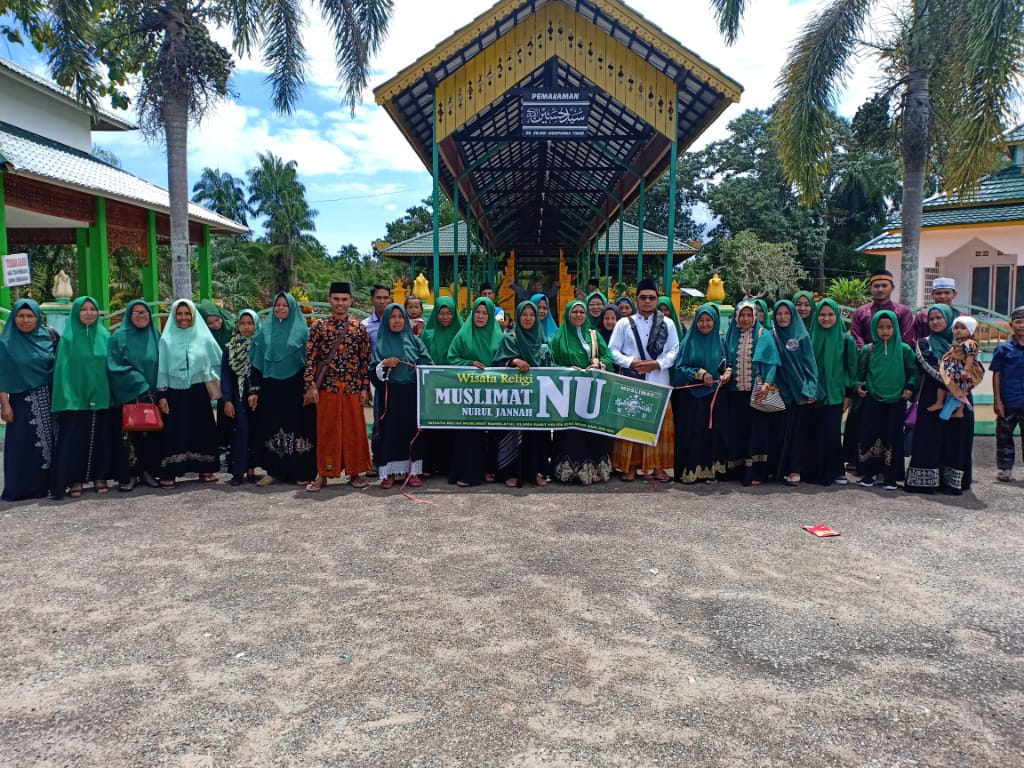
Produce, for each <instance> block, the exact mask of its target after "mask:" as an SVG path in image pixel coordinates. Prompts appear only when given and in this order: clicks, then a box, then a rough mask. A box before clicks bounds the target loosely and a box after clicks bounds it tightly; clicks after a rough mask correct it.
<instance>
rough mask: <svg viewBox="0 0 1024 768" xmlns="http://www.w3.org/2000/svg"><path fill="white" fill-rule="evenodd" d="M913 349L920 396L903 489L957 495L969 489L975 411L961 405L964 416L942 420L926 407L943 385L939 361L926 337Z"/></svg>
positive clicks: (936, 412) (933, 402) (934, 398)
mask: <svg viewBox="0 0 1024 768" xmlns="http://www.w3.org/2000/svg"><path fill="white" fill-rule="evenodd" d="M916 352H917V360H918V363H919V364H920V365H921V368H922V370H923V373H922V378H921V395H920V399H919V400H918V407H917V423H916V424H915V426H914V446H913V452H912V454H911V456H910V466H909V467H908V468H907V477H906V480H905V481H904V483H903V488H904V489H905V490H907V491H909V492H910V493H935V491H942V492H943V493H949V494H952V495H955V496H958V495H960V494H961V493H963V492H964V491H968V490H970V488H971V480H972V470H973V468H972V458H971V457H972V452H973V450H974V411H973V410H971V409H970V408H964V409H963V418H961V419H955V418H954V419H950V420H949V421H943V420H942V419H940V418H939V412H938V411H929V410H928V406H930V405H934V404H935V402H936V400H937V399H938V391H939V389H940V388H942V389H945V386H944V385H943V384H942V379H941V377H940V375H939V361H938V360H937V359H936V357H935V355H934V354H933V353H932V351H931V347H930V344H929V339H928V338H927V337H926V338H924V339H920V340H919V341H918V342H917V348H916ZM947 397H948V394H947Z"/></svg>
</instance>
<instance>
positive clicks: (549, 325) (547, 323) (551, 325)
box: [530, 293, 558, 341]
mask: <svg viewBox="0 0 1024 768" xmlns="http://www.w3.org/2000/svg"><path fill="white" fill-rule="evenodd" d="M530 301H532V302H533V303H534V304H536V305H537V311H538V312H539V311H540V303H541V302H542V301H543V302H544V304H545V306H547V308H548V316H547V317H545V318H544V319H543V320H541V319H540V316H539V315H538V317H537V322H538V323H539V324H540V326H541V331H543V332H544V341H551V340H552V339H553V338H555V334H556V333H558V323H556V322H555V312H554V310H553V309H552V308H551V300H550V299H549V298H548V297H547V296H545V295H544V294H543V293H535V294H533V296H531V297H530Z"/></svg>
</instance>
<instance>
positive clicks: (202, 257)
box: [197, 224, 213, 301]
mask: <svg viewBox="0 0 1024 768" xmlns="http://www.w3.org/2000/svg"><path fill="white" fill-rule="evenodd" d="M197 255H198V257H199V258H198V261H199V300H200V301H205V300H207V299H211V300H212V299H213V263H212V262H211V261H210V225H209V224H203V242H202V244H201V245H200V246H199V248H198V249H197Z"/></svg>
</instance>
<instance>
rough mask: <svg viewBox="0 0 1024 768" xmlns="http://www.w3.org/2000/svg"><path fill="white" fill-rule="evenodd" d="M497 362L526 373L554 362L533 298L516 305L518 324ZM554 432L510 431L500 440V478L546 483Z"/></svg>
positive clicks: (514, 485)
mask: <svg viewBox="0 0 1024 768" xmlns="http://www.w3.org/2000/svg"><path fill="white" fill-rule="evenodd" d="M494 364H495V365H497V366H503V367H505V368H515V369H516V370H518V371H520V372H522V373H525V372H526V371H529V370H530V369H531V368H546V367H549V366H550V365H551V350H550V349H549V348H548V345H547V344H546V343H545V342H544V330H543V328H542V327H541V321H540V312H539V311H538V307H537V304H536V303H535V302H533V301H523V302H520V303H519V306H517V307H516V322H515V325H514V326H513V327H512V328H510V329H509V330H508V331H506V332H505V336H504V337H503V338H502V340H501V345H500V346H499V347H498V351H497V353H496V354H495V356H494ZM550 453H551V433H550V432H546V431H543V430H536V429H529V430H507V431H505V432H504V433H502V435H501V437H500V439H499V441H498V457H497V466H498V480H502V481H504V483H505V485H507V486H509V487H510V488H518V487H520V485H521V482H522V480H524V479H525V480H529V481H530V482H532V483H534V484H535V485H541V486H543V485H547V484H548V473H549V471H550Z"/></svg>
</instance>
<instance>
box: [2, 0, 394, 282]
mask: <svg viewBox="0 0 1024 768" xmlns="http://www.w3.org/2000/svg"><path fill="white" fill-rule="evenodd" d="M12 6H13V7H12ZM0 7H4V8H5V10H8V11H9V12H10V13H12V14H13V19H14V22H15V27H20V28H21V30H22V31H24V32H25V33H26V34H27V35H28V37H29V38H30V39H31V41H32V42H33V44H35V45H37V46H39V48H40V50H43V49H44V48H45V49H46V50H47V51H48V56H49V61H48V64H49V69H50V73H51V75H52V76H53V78H54V79H55V80H56V81H57V83H59V84H60V85H62V86H65V87H67V88H70V89H71V90H72V92H73V93H74V94H75V95H76V97H77V98H79V99H80V100H81V101H82V102H83V103H84V104H86V105H88V106H91V107H95V106H97V105H98V104H99V103H100V101H101V99H102V98H104V97H106V96H110V97H111V98H112V101H113V103H114V105H115V106H126V105H127V103H128V96H127V94H126V93H125V90H124V85H125V83H126V82H127V81H128V78H129V76H131V75H134V74H141V76H142V79H141V85H140V89H139V93H138V96H137V107H138V110H139V117H140V125H141V127H142V128H143V130H144V131H146V132H147V133H148V134H149V135H151V136H154V137H161V138H162V139H163V141H164V144H165V147H166V150H167V177H168V190H169V194H170V209H171V252H172V281H173V293H174V296H175V297H191V295H192V275H191V267H190V263H189V249H188V166H187V151H188V125H189V122H193V123H194V122H197V121H198V120H199V119H200V118H201V117H202V116H203V114H204V112H205V111H206V110H207V109H208V108H209V107H210V106H211V105H212V104H213V103H214V102H216V101H217V100H219V99H223V98H226V97H228V96H229V95H230V92H229V88H228V79H229V76H230V74H231V70H232V61H231V52H234V53H235V54H238V55H239V56H247V55H249V54H250V53H252V52H253V51H255V50H259V51H261V53H262V57H263V60H264V62H265V63H266V64H267V65H268V66H269V69H270V74H269V75H268V76H267V80H268V84H269V85H270V89H271V94H272V100H273V103H274V106H275V107H276V108H277V109H278V110H279V111H281V112H284V113H287V112H290V111H292V110H293V109H294V108H295V106H296V105H297V104H298V101H299V97H300V93H301V91H302V86H303V85H304V82H305V70H306V51H305V47H304V44H303V31H304V27H305V22H306V19H305V16H304V13H303V3H302V2H301V0H260V2H253V0H77V1H76V2H56V3H36V2H31V3H13V4H10V3H0ZM313 7H314V8H315V9H316V10H317V11H319V15H320V16H321V17H322V18H323V21H324V22H325V23H326V25H327V27H328V28H329V29H330V30H331V33H332V36H333V40H334V50H335V62H336V65H337V68H338V73H339V81H340V90H341V95H342V99H343V101H344V102H345V103H346V104H348V105H349V107H350V109H352V110H353V111H354V110H355V106H356V104H357V103H359V101H360V98H361V94H362V91H363V90H364V88H365V87H366V85H367V83H368V82H369V67H370V60H371V58H372V57H373V56H374V55H376V53H377V52H378V51H379V50H380V47H381V45H382V43H383V41H384V39H385V36H386V34H387V27H388V22H389V21H390V17H391V13H392V8H393V6H392V0H314V3H313ZM221 27H223V28H227V29H229V30H230V32H231V51H229V50H228V49H226V48H225V47H224V46H222V45H221V44H219V43H217V42H215V41H214V40H213V39H212V38H211V36H210V30H211V29H215V28H221ZM12 35H13V36H12ZM5 36H6V37H7V39H8V40H9V41H18V38H20V34H19V33H18V31H17V30H15V29H14V28H13V27H12V28H9V29H8V31H6V33H5ZM101 72H102V73H107V75H108V77H107V78H104V77H101V75H100V73H101Z"/></svg>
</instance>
